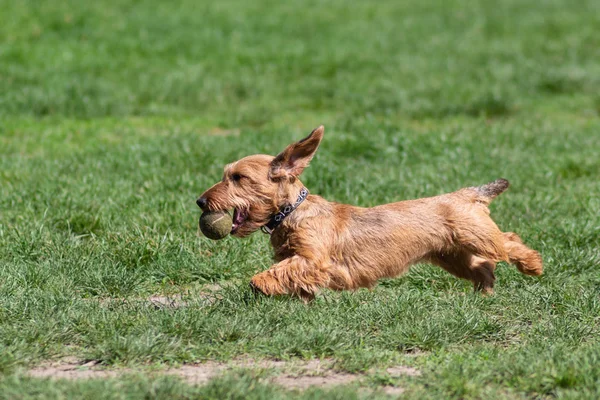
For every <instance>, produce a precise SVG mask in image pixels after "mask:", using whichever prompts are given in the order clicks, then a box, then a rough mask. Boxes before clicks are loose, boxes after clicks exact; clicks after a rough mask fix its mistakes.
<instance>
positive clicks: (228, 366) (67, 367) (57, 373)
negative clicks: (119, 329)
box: [27, 357, 420, 395]
mask: <svg viewBox="0 0 600 400" xmlns="http://www.w3.org/2000/svg"><path fill="white" fill-rule="evenodd" d="M332 366H333V361H332V360H310V361H277V360H259V361H257V360H252V359H250V358H239V359H236V360H232V361H231V362H229V363H220V362H216V361H208V362H205V363H202V364H187V365H182V366H181V367H176V368H169V369H165V370H155V371H148V372H144V371H143V370H136V369H131V368H119V369H109V368H106V367H103V366H101V365H99V363H98V362H97V361H88V362H85V361H80V360H78V359H77V358H75V357H65V358H63V359H61V360H58V361H54V362H48V363H45V364H42V365H40V366H38V367H35V368H33V369H31V370H29V371H28V372H27V375H29V376H31V377H35V378H49V379H68V380H77V379H105V378H114V377H117V376H119V375H122V374H128V373H148V374H150V375H170V376H176V377H179V378H181V379H183V380H184V381H185V382H187V383H188V384H190V385H204V384H206V383H208V382H209V381H210V380H211V379H213V378H215V377H216V376H218V375H219V374H221V373H224V372H225V371H228V370H232V369H237V368H254V369H256V368H261V369H269V370H273V372H274V375H273V376H271V377H270V378H269V380H270V381H271V382H272V383H274V384H277V385H280V386H283V387H284V388H286V389H297V390H304V389H307V388H309V387H312V386H318V387H328V386H336V385H346V384H348V383H352V382H355V381H357V380H358V379H360V378H361V375H354V374H348V373H342V372H336V371H334V370H332V369H331V367H332ZM387 372H388V373H389V374H390V375H392V376H400V375H404V376H418V375H420V372H419V371H418V370H417V369H415V368H410V367H404V366H397V367H392V368H388V369H387ZM384 391H385V393H388V394H390V395H399V394H401V393H402V392H403V391H404V389H402V388H399V387H392V386H387V387H385V388H384Z"/></svg>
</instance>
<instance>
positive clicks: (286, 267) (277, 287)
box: [250, 256, 328, 302]
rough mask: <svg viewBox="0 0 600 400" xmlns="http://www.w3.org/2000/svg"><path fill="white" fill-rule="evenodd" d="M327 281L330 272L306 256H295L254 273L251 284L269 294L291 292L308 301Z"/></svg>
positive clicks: (253, 287) (255, 288) (257, 289)
mask: <svg viewBox="0 0 600 400" xmlns="http://www.w3.org/2000/svg"><path fill="white" fill-rule="evenodd" d="M327 281H328V274H327V273H326V272H324V271H323V270H321V269H320V268H318V267H317V266H316V265H315V263H314V262H311V261H310V260H307V259H306V258H304V257H300V256H293V257H290V258H286V259H285V260H283V261H281V262H278V263H277V264H274V265H273V266H271V268H269V269H268V270H266V271H264V272H261V273H260V274H257V275H254V277H252V280H251V281H250V286H251V287H252V289H254V290H256V291H259V292H261V293H263V294H266V295H269V296H274V295H281V294H291V295H296V296H298V297H300V298H301V299H302V300H304V301H305V302H308V301H311V300H312V299H314V297H315V293H316V292H317V290H318V289H319V287H323V286H326V283H327Z"/></svg>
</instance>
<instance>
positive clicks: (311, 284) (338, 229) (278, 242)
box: [197, 126, 542, 301]
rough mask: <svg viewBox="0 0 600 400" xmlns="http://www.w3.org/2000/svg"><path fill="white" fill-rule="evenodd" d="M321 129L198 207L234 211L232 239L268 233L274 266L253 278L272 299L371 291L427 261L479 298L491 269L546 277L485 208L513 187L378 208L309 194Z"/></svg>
mask: <svg viewBox="0 0 600 400" xmlns="http://www.w3.org/2000/svg"><path fill="white" fill-rule="evenodd" d="M323 131H324V128H323V126H320V127H319V128H317V129H315V130H314V131H312V133H311V134H310V135H309V136H308V137H306V138H305V139H303V140H301V141H299V142H297V143H293V144H291V145H289V146H288V147H287V148H286V149H285V150H284V151H283V152H282V153H281V154H279V155H278V156H277V157H273V156H268V155H253V156H249V157H245V158H242V159H241V160H239V161H236V162H234V163H232V164H229V165H227V166H226V167H225V173H224V175H223V179H222V181H221V182H219V183H217V184H216V185H214V186H213V187H211V188H210V189H208V190H207V191H206V192H205V193H204V194H203V195H202V196H201V197H200V198H199V199H198V201H197V203H198V205H199V206H200V208H202V209H203V210H205V211H206V210H211V211H217V210H228V209H232V208H233V209H234V215H233V226H232V231H231V233H232V234H233V235H234V236H237V237H244V236H247V235H249V234H250V233H252V232H254V231H256V230H258V229H260V228H263V230H265V231H266V232H267V233H270V234H271V244H272V245H273V248H274V250H275V261H276V263H275V264H274V265H273V266H272V267H271V268H269V269H268V270H267V271H264V272H261V273H259V274H257V275H255V276H254V277H253V278H252V281H251V286H252V287H253V288H254V289H255V290H257V291H260V292H262V293H264V294H267V295H280V294H293V295H297V296H299V297H301V298H302V299H304V300H305V301H307V300H310V299H312V298H314V295H315V293H316V292H317V291H318V289H319V288H331V289H335V290H344V289H357V288H360V287H372V286H373V285H374V284H375V283H376V282H377V280H378V279H381V278H386V277H394V276H398V275H400V274H402V273H404V272H406V271H407V270H408V268H409V267H410V265H412V264H414V263H418V262H420V261H428V262H431V263H433V264H437V265H439V266H440V267H442V268H444V269H445V270H447V271H448V272H450V273H451V274H453V275H456V276H457V277H459V278H464V279H468V280H470V281H471V282H473V284H474V286H475V290H481V291H483V292H487V293H491V292H493V286H494V279H495V277H494V269H495V268H496V263H497V262H499V261H506V262H510V263H512V264H514V265H516V267H517V268H518V269H519V271H521V272H522V273H523V274H526V275H540V274H541V273H542V258H541V256H540V254H539V253H538V252H537V251H535V250H532V249H530V248H528V247H527V246H525V245H524V244H523V242H522V241H521V239H520V238H519V236H518V235H517V234H515V233H512V232H502V231H500V229H499V228H498V226H496V224H495V223H494V221H492V219H491V218H490V215H489V214H490V211H489V209H488V205H489V204H490V202H491V201H492V199H493V198H494V197H496V196H498V195H499V194H500V193H502V192H503V191H504V190H506V188H508V181H506V180H504V179H498V180H496V181H494V182H492V183H489V184H487V185H483V186H478V187H469V188H464V189H461V190H458V191H456V192H453V193H448V194H443V195H440V196H436V197H430V198H425V199H418V200H408V201H401V202H398V203H391V204H385V205H381V206H377V207H372V208H361V207H354V206H350V205H345V204H338V203H331V202H329V201H327V200H325V199H323V198H321V197H319V196H316V195H308V196H307V194H308V192H307V191H306V189H305V188H304V185H303V184H302V182H300V180H299V179H298V176H299V175H300V174H301V173H302V171H303V170H304V168H306V167H307V166H308V163H309V162H310V160H311V159H312V157H313V156H314V154H315V152H316V151H317V148H318V147H319V143H320V142H321V139H322V138H323Z"/></svg>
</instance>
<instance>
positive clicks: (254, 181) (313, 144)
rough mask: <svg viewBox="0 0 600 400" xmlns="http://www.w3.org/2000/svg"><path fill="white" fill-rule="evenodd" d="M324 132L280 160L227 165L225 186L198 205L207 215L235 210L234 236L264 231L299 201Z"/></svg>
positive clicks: (250, 160) (285, 152)
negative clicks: (285, 208) (302, 176)
mask: <svg viewBox="0 0 600 400" xmlns="http://www.w3.org/2000/svg"><path fill="white" fill-rule="evenodd" d="M323 132H324V128H323V126H320V127H318V128H317V129H315V130H313V131H312V132H311V134H310V135H308V136H307V137H306V138H304V139H302V140H300V141H299V142H296V143H292V144H290V145H289V146H288V147H286V148H285V150H283V151H282V152H281V153H280V154H279V155H277V156H276V157H273V156H268V155H264V154H258V155H253V156H248V157H244V158H242V159H241V160H238V161H235V162H233V163H231V164H228V165H226V166H225V171H224V174H223V179H222V180H221V182H218V183H217V184H215V185H214V186H213V187H211V188H210V189H208V190H207V191H206V192H204V193H203V194H202V195H201V196H200V198H199V199H198V200H197V201H196V203H197V204H198V206H199V207H200V208H201V209H202V210H203V211H207V210H210V211H219V210H230V209H233V225H232V228H231V234H232V235H235V236H237V237H244V236H247V235H249V234H250V233H252V232H254V231H256V230H258V229H260V227H262V226H263V225H265V224H267V222H269V220H270V219H271V217H272V216H273V215H274V214H275V213H277V212H278V211H279V208H280V207H281V206H282V205H285V204H291V203H293V202H294V201H295V200H296V198H297V197H298V193H299V191H300V189H302V183H301V182H300V181H299V180H298V176H299V175H300V174H301V173H302V171H303V170H304V168H306V167H307V166H308V164H309V163H310V160H311V159H312V158H313V156H314V154H315V152H316V151H317V148H318V147H319V143H321V139H323Z"/></svg>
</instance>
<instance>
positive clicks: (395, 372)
mask: <svg viewBox="0 0 600 400" xmlns="http://www.w3.org/2000/svg"><path fill="white" fill-rule="evenodd" d="M385 371H386V372H387V373H388V374H390V375H391V376H420V375H421V371H419V370H418V369H416V368H412V367H405V366H403V365H398V366H395V367H390V368H388V369H386V370H385Z"/></svg>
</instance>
